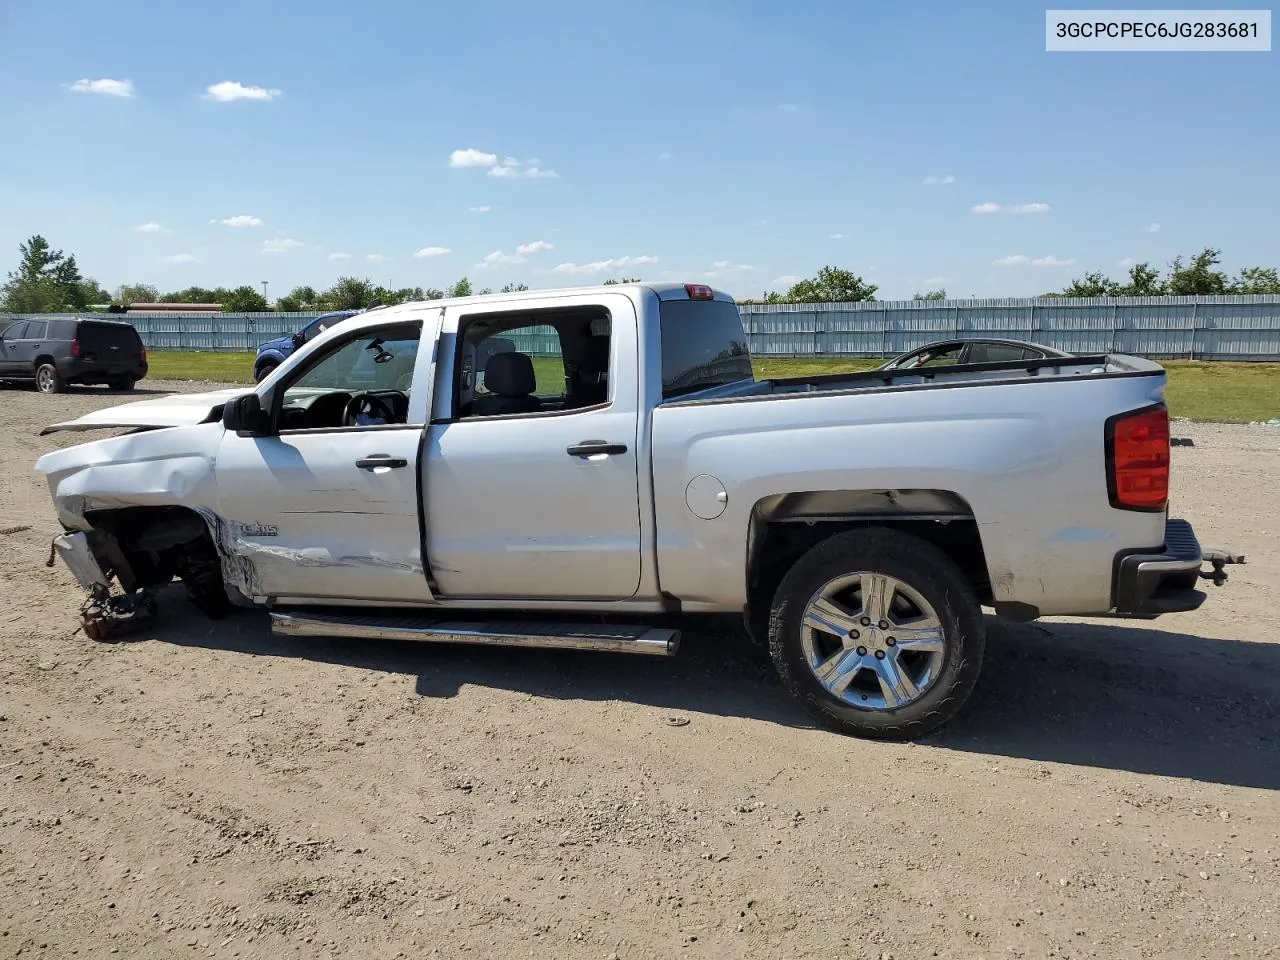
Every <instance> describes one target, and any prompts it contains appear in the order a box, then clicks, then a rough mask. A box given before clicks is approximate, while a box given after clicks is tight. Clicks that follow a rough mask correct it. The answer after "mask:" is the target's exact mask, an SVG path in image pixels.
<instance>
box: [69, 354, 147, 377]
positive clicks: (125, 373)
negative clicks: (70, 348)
mask: <svg viewBox="0 0 1280 960" xmlns="http://www.w3.org/2000/svg"><path fill="white" fill-rule="evenodd" d="M55 366H57V368H58V375H59V376H61V377H62V379H63V380H79V381H86V380H92V381H106V380H114V379H126V378H127V379H130V380H142V379H145V378H146V376H147V364H146V363H145V362H139V361H137V360H121V361H120V362H118V363H112V362H110V361H107V360H92V361H90V360H82V359H80V358H79V357H63V358H62V359H60V360H58V361H57V363H56V364H55Z"/></svg>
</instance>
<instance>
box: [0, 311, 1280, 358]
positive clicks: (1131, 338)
mask: <svg viewBox="0 0 1280 960" xmlns="http://www.w3.org/2000/svg"><path fill="white" fill-rule="evenodd" d="M741 310H742V315H743V321H744V322H745V324H746V328H747V334H748V340H749V342H750V346H751V352H752V354H754V355H755V356H760V357H842V356H847V357H890V356H894V355H896V354H899V353H903V352H905V351H907V350H912V349H915V348H916V347H919V346H923V345H924V344H926V343H929V342H931V341H934V340H944V339H950V338H953V337H983V336H985V337H1011V338H1014V339H1018V340H1033V341H1036V342H1037V343H1043V344H1047V345H1049V346H1052V347H1058V348H1060V349H1063V350H1068V351H1070V352H1072V353H1112V352H1114V353H1130V354H1137V355H1139V356H1147V357H1153V358H1157V359H1176V358H1190V359H1198V360H1274V361H1280V297H1276V296H1247V297H1130V298H1123V299H1116V298H1106V297H1099V298H1085V299H1065V298H1064V299H1056V298H1043V299H993V300H976V299H975V300H931V301H920V300H906V301H872V302H869V303H821V304H812V303H780V304H743V305H742V307H741ZM10 316H11V315H9V314H0V322H3V321H4V320H6V319H8V318H10ZM84 316H88V315H84ZM93 316H100V317H101V318H102V319H107V320H127V321H128V322H130V323H132V324H133V325H134V327H136V328H137V330H138V333H139V334H141V336H142V341H143V343H145V344H146V345H147V348H148V349H151V350H216V351H245V350H254V349H255V348H256V347H257V346H258V344H260V343H262V342H264V341H266V340H271V339H273V338H275V337H279V336H287V335H288V334H291V333H293V332H294V331H296V330H298V329H300V328H301V327H303V326H304V325H305V324H306V323H307V321H309V320H311V319H312V318H314V317H316V316H318V314H317V313H214V314H137V315H132V314H123V315H120V314H112V315H108V314H101V315H98V314H95V315H93ZM511 339H513V340H514V341H516V347H517V349H520V350H522V351H524V352H529V353H534V354H548V353H554V352H555V338H554V337H545V336H543V335H541V334H540V333H537V332H534V331H531V332H530V333H528V334H526V335H524V337H523V339H522V336H521V335H515V336H512V337H511ZM525 339H527V340H528V341H529V342H528V343H525V342H524V340H525Z"/></svg>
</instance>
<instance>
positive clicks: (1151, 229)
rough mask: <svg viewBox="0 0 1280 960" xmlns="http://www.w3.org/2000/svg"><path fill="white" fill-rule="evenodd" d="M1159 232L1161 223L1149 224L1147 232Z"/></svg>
mask: <svg viewBox="0 0 1280 960" xmlns="http://www.w3.org/2000/svg"><path fill="white" fill-rule="evenodd" d="M1159 232H1160V224H1158V223H1152V224H1148V225H1147V233H1159Z"/></svg>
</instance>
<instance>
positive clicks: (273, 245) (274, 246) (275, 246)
mask: <svg viewBox="0 0 1280 960" xmlns="http://www.w3.org/2000/svg"><path fill="white" fill-rule="evenodd" d="M305 246H306V244H305V243H303V242H302V241H301V240H292V239H290V238H289V237H275V238H273V239H271V240H264V241H262V252H263V253H287V252H288V251H290V250H296V249H298V247H305Z"/></svg>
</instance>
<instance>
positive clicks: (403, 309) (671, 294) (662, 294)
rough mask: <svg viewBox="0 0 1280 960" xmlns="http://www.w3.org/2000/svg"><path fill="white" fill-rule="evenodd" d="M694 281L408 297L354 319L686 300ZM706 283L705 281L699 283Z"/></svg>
mask: <svg viewBox="0 0 1280 960" xmlns="http://www.w3.org/2000/svg"><path fill="white" fill-rule="evenodd" d="M691 285H693V284H685V283H681V282H679V281H675V280H671V281H660V282H641V283H610V284H598V285H596V286H591V287H558V288H555V289H552V290H519V291H516V292H513V293H484V294H477V295H475V296H470V297H447V298H445V299H443V300H411V301H409V302H407V303H397V304H395V305H393V306H386V307H370V308H369V309H368V310H365V311H363V312H361V313H360V314H359V315H358V316H357V317H353V318H352V319H353V320H358V322H359V323H360V325H361V326H365V325H366V324H370V325H371V324H373V323H375V322H376V321H377V319H378V318H381V317H389V316H395V315H397V314H400V313H411V312H414V311H417V310H421V309H423V308H424V307H425V308H436V307H455V306H462V305H465V306H468V307H481V308H483V307H488V306H492V307H494V308H497V309H501V307H502V306H503V304H507V303H512V302H528V301H530V300H550V299H553V298H560V297H567V296H576V297H581V296H598V295H601V294H606V293H631V292H636V291H640V290H649V291H651V292H653V293H654V294H655V295H656V296H657V298H658V299H659V300H687V299H689V292H688V290H687V289H686V286H691ZM702 285H703V286H705V284H702ZM711 292H712V296H713V297H714V299H716V300H720V301H724V302H727V303H735V302H736V301H735V300H734V299H733V297H731V296H730V295H729V294H727V293H725V292H724V291H722V290H717V289H715V288H714V287H712V288H711ZM343 326H344V329H351V327H350V326H348V325H347V324H344V325H343Z"/></svg>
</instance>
